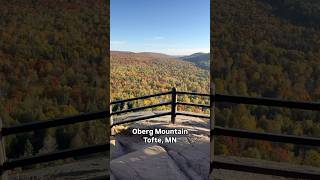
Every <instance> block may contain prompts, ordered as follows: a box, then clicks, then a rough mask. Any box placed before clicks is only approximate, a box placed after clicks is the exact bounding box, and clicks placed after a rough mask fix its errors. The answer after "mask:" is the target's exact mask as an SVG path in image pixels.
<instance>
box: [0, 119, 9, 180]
mask: <svg viewBox="0 0 320 180" xmlns="http://www.w3.org/2000/svg"><path fill="white" fill-rule="evenodd" d="M2 127H3V122H2V120H1V119H0V166H1V169H0V180H7V179H8V173H7V172H6V171H5V170H3V163H5V162H6V159H7V156H6V149H5V143H4V139H3V137H2Z"/></svg>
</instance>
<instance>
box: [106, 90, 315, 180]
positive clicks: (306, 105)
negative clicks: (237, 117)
mask: <svg viewBox="0 0 320 180" xmlns="http://www.w3.org/2000/svg"><path fill="white" fill-rule="evenodd" d="M164 95H171V97H172V98H171V101H170V102H164V103H159V104H153V105H148V106H143V107H136V108H132V109H126V110H121V111H116V112H112V113H111V114H112V115H119V114H123V113H128V112H131V111H140V110H145V109H150V108H155V107H159V106H171V111H170V112H163V113H159V114H155V115H148V116H142V117H134V118H130V119H127V120H125V121H119V122H115V123H113V122H111V127H113V126H116V125H120V124H125V123H130V122H135V121H141V120H146V119H150V118H155V117H161V116H168V115H170V116H171V123H175V118H176V116H177V115H184V116H192V117H199V118H206V119H210V116H208V115H204V114H193V113H186V112H179V111H177V109H176V107H177V106H179V105H180V106H181V105H182V106H194V107H200V108H214V106H213V104H214V103H215V102H225V103H235V104H247V105H262V106H271V107H283V108H296V109H302V110H314V111H320V104H319V103H312V102H311V103H310V102H298V101H284V100H278V99H272V98H252V97H242V96H229V95H223V94H214V95H209V94H203V93H195V92H183V91H177V90H176V89H175V88H173V89H172V91H169V92H165V93H160V94H154V95H148V96H143V97H138V98H132V99H127V100H120V101H115V102H112V103H111V104H112V105H114V104H121V103H125V102H130V101H135V100H141V99H147V98H151V97H158V96H164ZM178 95H194V96H202V97H208V98H210V104H211V105H212V107H211V106H210V105H206V104H195V103H186V102H179V101H177V96H178ZM211 121H212V122H214V116H211ZM211 124H213V123H211ZM214 136H229V137H237V138H247V139H255V140H265V141H272V142H282V143H292V144H300V145H306V146H315V147H320V138H313V137H300V136H293V135H281V134H272V133H260V132H251V131H246V130H238V129H231V128H223V127H219V126H211V140H212V141H213V138H214ZM214 169H226V170H235V171H243V172H249V173H258V174H265V175H275V176H283V177H288V178H304V179H320V174H317V173H308V172H306V171H303V170H301V171H290V170H281V169H272V168H266V167H262V166H261V167H260V166H249V165H243V164H239V163H238V164H236V163H227V162H222V161H217V160H213V161H212V162H211V165H210V172H213V171H214Z"/></svg>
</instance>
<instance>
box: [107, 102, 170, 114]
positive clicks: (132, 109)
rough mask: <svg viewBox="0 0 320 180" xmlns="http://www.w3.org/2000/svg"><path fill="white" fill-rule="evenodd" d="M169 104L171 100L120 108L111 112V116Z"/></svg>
mask: <svg viewBox="0 0 320 180" xmlns="http://www.w3.org/2000/svg"><path fill="white" fill-rule="evenodd" d="M170 104H171V102H165V103H158V104H152V105H149V106H143V107H137V108H131V109H126V110H122V111H115V112H112V113H111V116H113V115H119V114H124V113H128V112H134V111H140V110H144V109H150V108H155V107H160V106H167V105H170Z"/></svg>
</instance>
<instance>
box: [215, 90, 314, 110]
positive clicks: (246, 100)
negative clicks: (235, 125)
mask: <svg viewBox="0 0 320 180" xmlns="http://www.w3.org/2000/svg"><path fill="white" fill-rule="evenodd" d="M214 100H215V101H216V102H228V103H236V104H250V105H263V106H273V107H284V108H296V109H304V110H315V111H320V103H314V102H299V101H285V100H279V99H273V98H261V97H259V98H253V97H242V96H230V95H222V94H215V95H214Z"/></svg>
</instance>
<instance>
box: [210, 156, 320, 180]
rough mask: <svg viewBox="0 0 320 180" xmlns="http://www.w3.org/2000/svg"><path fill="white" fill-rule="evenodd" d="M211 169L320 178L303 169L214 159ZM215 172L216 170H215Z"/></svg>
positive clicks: (319, 175) (315, 179)
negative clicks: (276, 167)
mask: <svg viewBox="0 0 320 180" xmlns="http://www.w3.org/2000/svg"><path fill="white" fill-rule="evenodd" d="M210 167H211V171H210V172H212V170H213V171H214V169H226V170H234V171H241V172H248V173H256V174H265V175H274V176H282V177H287V178H299V179H314V180H318V179H320V174H316V173H311V172H310V173H307V172H303V171H290V170H284V169H275V168H265V167H260V166H250V165H243V164H240V163H227V162H223V161H217V160H214V161H213V162H212V163H211V166H210ZM213 173H214V172H213Z"/></svg>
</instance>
